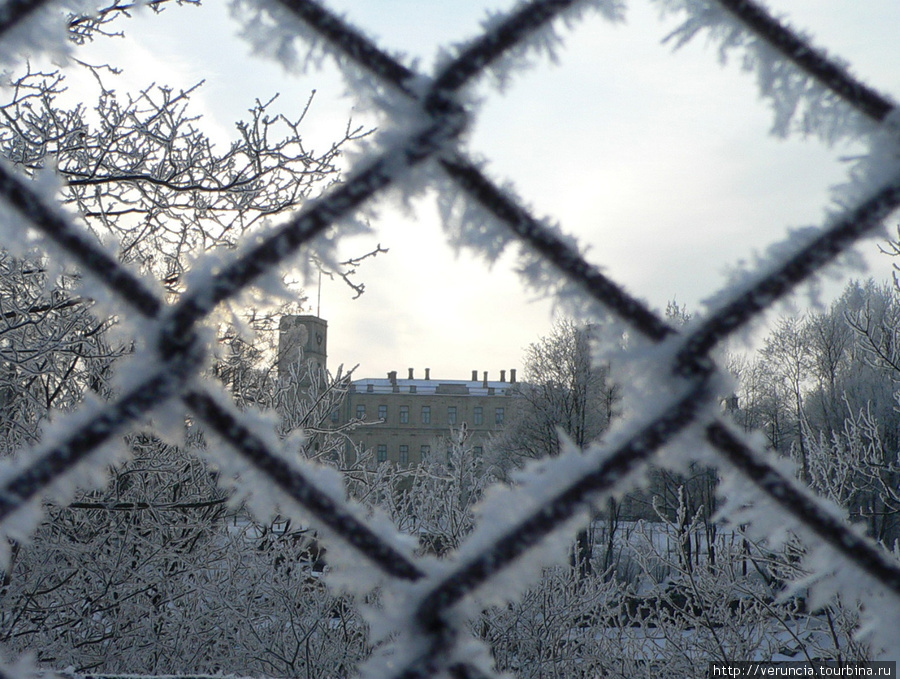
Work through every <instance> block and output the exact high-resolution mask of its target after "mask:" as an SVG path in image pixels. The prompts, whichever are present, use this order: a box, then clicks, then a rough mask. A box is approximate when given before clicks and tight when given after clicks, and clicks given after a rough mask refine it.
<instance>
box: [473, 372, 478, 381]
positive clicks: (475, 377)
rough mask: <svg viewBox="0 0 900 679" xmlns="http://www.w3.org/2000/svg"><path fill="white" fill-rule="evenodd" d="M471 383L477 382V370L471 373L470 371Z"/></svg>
mask: <svg viewBox="0 0 900 679" xmlns="http://www.w3.org/2000/svg"><path fill="white" fill-rule="evenodd" d="M472 381H473V382H477V381H478V371H477V370H473V371H472Z"/></svg>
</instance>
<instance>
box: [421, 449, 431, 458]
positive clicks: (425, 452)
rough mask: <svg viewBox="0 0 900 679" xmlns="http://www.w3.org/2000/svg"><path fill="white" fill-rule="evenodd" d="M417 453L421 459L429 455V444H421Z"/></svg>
mask: <svg viewBox="0 0 900 679" xmlns="http://www.w3.org/2000/svg"><path fill="white" fill-rule="evenodd" d="M419 455H420V456H421V457H422V459H423V460H424V459H425V458H426V457H428V456H429V455H431V446H424V445H423V446H422V447H421V448H420V449H419Z"/></svg>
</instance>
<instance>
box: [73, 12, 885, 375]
mask: <svg viewBox="0 0 900 679" xmlns="http://www.w3.org/2000/svg"><path fill="white" fill-rule="evenodd" d="M329 5H330V6H332V7H336V8H338V9H339V10H341V11H344V12H346V13H347V16H348V18H350V19H351V21H353V22H354V23H355V24H357V25H358V26H361V27H364V28H365V29H366V31H367V32H368V33H369V34H370V35H372V36H374V37H375V38H376V39H377V40H378V41H379V44H380V45H381V46H382V47H384V48H386V49H389V50H391V51H399V52H403V53H405V54H406V55H407V56H408V58H409V59H410V60H412V59H418V67H419V68H420V69H423V70H430V69H431V66H432V60H433V58H434V56H435V55H436V53H437V50H438V48H439V47H440V46H441V45H447V44H450V43H453V42H459V41H462V40H464V39H466V38H469V37H471V36H473V35H474V34H475V33H476V32H477V31H478V27H479V22H480V21H481V20H482V19H483V18H484V17H485V13H486V10H487V9H499V8H502V7H504V6H505V5H506V3H502V2H493V3H483V2H475V1H473V0H455V1H454V2H444V1H441V2H438V1H424V0H378V1H377V2H373V1H371V0H369V1H364V0H333V2H331V3H329ZM772 6H773V7H775V8H776V9H777V11H778V12H779V13H780V14H783V15H786V16H788V17H789V18H790V19H791V20H792V22H793V24H794V25H796V26H798V27H801V28H805V29H808V30H809V31H810V32H811V33H812V34H813V35H814V36H815V38H816V41H817V44H820V45H824V46H827V47H828V48H829V50H830V51H831V52H832V53H834V54H836V55H839V56H841V57H843V58H844V59H846V60H848V61H849V62H850V63H851V64H852V65H853V70H854V72H855V73H856V74H857V75H858V76H860V77H861V78H863V79H864V80H865V81H867V82H868V83H869V84H871V85H872V86H874V87H876V88H877V89H879V90H880V91H882V92H884V93H886V94H888V95H890V96H893V97H900V51H898V50H897V46H896V42H897V35H898V31H900V3H898V2H896V0H781V1H780V2H775V1H774V0H773V2H772ZM675 25H676V24H675V22H674V20H673V19H671V18H670V19H666V20H665V21H662V20H660V18H659V17H658V13H657V11H656V9H655V8H654V7H651V6H650V5H649V3H648V2H647V1H646V0H635V1H633V2H631V3H629V8H628V18H627V21H626V22H625V23H624V24H619V25H611V24H609V23H608V22H606V21H604V20H602V19H601V18H600V17H599V16H591V17H590V18H589V19H588V20H587V21H584V22H583V23H581V24H579V25H577V26H576V27H574V29H573V30H570V31H569V32H568V33H567V40H566V43H565V47H564V48H563V50H562V51H561V52H560V59H559V63H557V64H552V63H540V64H539V65H538V67H537V68H534V69H532V70H530V71H528V72H525V73H521V74H519V75H518V76H517V77H516V78H515V79H514V81H513V82H512V83H511V85H510V87H509V88H508V89H506V90H505V91H503V92H502V93H499V92H498V91H497V89H496V87H494V86H493V85H492V84H491V83H490V82H485V83H484V84H483V85H481V86H480V87H479V93H480V94H481V95H483V97H484V103H483V104H482V106H481V108H480V109H479V115H478V118H477V119H476V122H475V125H474V129H473V133H472V136H471V139H470V141H469V148H470V150H471V151H472V152H473V153H474V154H476V155H478V156H483V157H484V158H486V159H487V160H488V166H487V167H488V170H489V172H490V174H491V176H493V177H494V178H495V179H497V180H498V181H501V182H509V183H511V184H512V185H513V186H514V187H515V188H516V190H517V191H518V192H519V194H520V195H522V196H524V197H525V198H526V200H527V201H528V203H529V204H530V206H531V208H532V209H533V210H534V212H535V213H536V214H538V215H539V216H548V217H551V218H553V219H555V220H556V221H558V222H559V223H560V225H561V226H562V228H563V229H564V230H565V231H567V232H569V233H572V234H575V235H576V236H577V237H578V239H579V241H580V242H582V243H584V244H586V245H589V246H590V250H589V258H590V259H591V260H592V261H593V262H594V263H596V264H597V265H599V266H601V267H602V268H603V269H604V270H605V271H606V272H607V273H608V274H610V275H611V276H612V277H613V278H614V279H616V280H617V281H619V282H620V283H622V284H624V285H625V286H626V287H627V289H628V290H629V291H630V292H631V293H632V294H634V295H636V296H638V297H640V298H643V299H645V300H646V301H648V302H649V303H650V304H651V305H652V306H653V307H655V308H657V309H662V308H664V307H665V304H666V302H667V300H670V299H676V300H678V301H679V303H682V304H685V305H686V306H687V307H688V309H689V310H692V311H694V312H701V313H702V310H703V306H702V303H703V300H704V299H705V298H707V297H709V296H710V295H712V294H713V293H714V292H716V291H717V290H718V289H719V288H721V287H722V286H723V285H724V284H725V282H726V280H727V272H728V270H729V267H733V266H734V265H735V264H736V263H738V262H739V261H741V260H743V259H748V258H750V257H752V255H753V253H754V251H758V250H760V249H763V248H764V247H765V246H766V245H767V244H769V243H771V242H773V241H774V240H777V239H780V238H782V237H784V234H785V230H786V228H788V227H794V226H803V225H810V224H820V223H821V222H822V218H823V211H824V208H825V207H826V206H827V205H828V202H829V187H831V186H832V185H834V184H836V183H839V182H840V181H842V180H843V179H844V177H845V176H846V171H847V167H846V163H845V162H842V160H841V158H842V157H844V156H847V155H851V154H853V153H856V152H858V151H859V149H855V148H846V147H836V148H828V147H825V146H823V145H822V144H821V142H819V141H817V140H804V139H801V138H791V139H788V140H783V139H777V138H774V137H772V136H770V135H769V134H768V131H769V129H770V127H771V124H772V115H771V112H770V111H769V109H768V108H767V106H766V104H765V103H764V102H762V101H761V100H760V99H759V97H758V95H757V88H756V84H755V81H754V78H753V76H751V75H749V74H747V73H745V72H742V71H741V68H740V64H739V63H737V62H733V63H729V64H727V65H725V66H724V67H723V65H722V64H721V63H720V62H719V59H718V53H717V51H716V49H715V47H714V46H710V45H708V44H706V41H705V39H704V38H702V37H701V38H700V39H697V40H695V42H694V43H691V44H690V45H688V46H687V47H685V48H683V49H681V50H679V51H677V52H674V53H673V51H672V48H671V46H669V45H664V44H662V40H663V38H664V37H665V36H666V35H667V34H668V32H669V31H671V30H672V29H673V28H674V26H675ZM122 28H123V29H124V30H125V31H126V32H127V34H128V38H127V40H118V41H112V40H108V39H106V40H98V41H96V42H95V43H93V44H91V45H89V46H88V47H87V48H85V50H84V51H82V52H81V54H80V56H82V57H84V58H87V59H89V60H92V61H100V60H104V59H109V60H110V61H111V62H112V63H114V64H115V65H119V66H121V67H123V68H124V70H125V73H126V75H127V78H128V80H127V82H128V83H133V84H134V86H137V85H146V84H148V83H150V82H157V83H160V84H168V85H172V86H175V87H186V86H188V85H190V84H193V82H195V81H197V80H200V79H205V80H206V81H207V84H206V85H205V87H204V88H203V89H202V90H201V92H200V94H199V95H198V96H197V98H196V104H197V112H198V113H202V114H203V116H204V118H203V120H204V123H203V124H204V125H205V128H206V130H207V131H208V133H209V134H210V135H212V136H213V137H214V138H216V139H221V140H223V141H224V140H225V139H227V138H228V136H229V135H230V134H231V130H232V129H233V123H234V121H236V120H237V119H239V118H241V117H242V116H244V114H245V112H246V110H247V109H248V108H250V107H251V105H252V103H253V100H254V99H255V98H260V99H267V98H269V97H271V96H272V95H273V94H275V93H280V94H281V99H280V102H281V104H280V106H281V110H284V111H285V112H286V113H291V112H296V111H298V110H300V107H301V106H302V105H303V103H304V102H305V101H306V99H307V98H308V96H309V93H310V90H312V89H316V90H317V95H316V100H315V104H314V107H313V110H312V113H311V116H310V118H309V120H308V123H309V125H308V129H307V134H308V135H309V138H310V139H311V140H314V141H315V143H316V144H318V145H323V144H326V143H328V142H329V140H331V139H333V138H336V137H338V136H339V135H340V133H341V132H342V131H343V129H344V127H345V125H346V121H347V118H348V116H350V115H353V116H354V117H355V120H357V121H359V122H362V123H366V124H374V121H373V119H372V118H369V117H366V116H365V115H364V114H361V113H360V112H359V111H354V103H355V102H354V100H353V98H352V97H349V96H346V95H345V87H344V85H343V83H342V81H341V79H340V77H339V75H338V72H337V70H336V69H334V68H333V66H331V65H326V67H325V68H324V69H323V70H322V71H320V72H309V73H307V74H305V75H303V76H297V75H291V74H286V73H285V72H284V71H283V69H282V68H281V67H280V66H279V65H277V64H274V63H272V62H269V61H267V60H265V59H261V58H256V57H254V56H253V55H251V54H250V48H249V46H248V45H247V43H245V42H244V41H242V40H240V39H239V38H237V37H235V35H236V33H237V32H238V31H239V30H240V26H239V25H238V24H237V23H235V22H234V21H233V20H232V19H230V17H229V15H228V13H227V12H226V11H225V10H224V9H223V3H221V2H208V3H207V6H205V7H202V8H192V7H181V8H173V9H171V10H168V11H166V12H164V13H163V14H162V15H161V16H154V15H151V14H149V13H148V14H147V15H146V16H142V17H139V18H138V19H136V20H133V21H129V22H126V23H124V24H123V25H122ZM410 63H411V62H410ZM124 87H125V86H123V88H124ZM894 221H896V220H894ZM372 226H373V227H374V228H375V229H376V230H377V233H378V235H377V237H375V238H373V239H371V240H369V241H360V240H357V241H349V242H347V243H345V248H346V250H345V252H346V253H347V254H354V253H360V252H365V251H366V250H367V249H368V247H370V246H371V245H372V244H373V243H374V242H376V241H379V242H381V244H382V245H383V246H384V247H387V248H390V253H389V254H388V255H386V256H383V257H380V258H378V259H377V260H376V261H374V262H371V263H369V264H367V265H366V266H365V268H364V269H363V270H361V272H360V276H361V279H362V280H363V281H364V282H365V284H366V290H367V291H366V293H365V295H363V297H361V298H360V299H358V300H355V301H351V299H350V295H349V294H348V292H347V290H346V289H345V288H343V287H342V284H340V283H338V282H327V281H326V282H325V284H324V285H323V289H322V295H321V297H322V306H321V313H322V316H323V317H324V318H326V319H327V320H328V323H329V354H330V357H329V365H330V366H331V367H334V366H336V364H337V363H344V364H345V365H348V366H349V365H354V364H357V363H358V364H360V369H359V372H358V376H359V377H379V376H384V375H385V374H386V372H387V371H389V370H398V371H400V373H401V374H402V375H405V374H406V369H407V368H409V367H413V368H416V370H417V374H418V375H422V373H423V369H424V368H426V367H429V368H431V369H432V375H433V376H435V377H443V378H464V377H467V376H469V375H470V374H471V370H473V369H477V370H479V372H481V371H483V370H487V371H489V372H490V373H491V375H492V376H495V377H496V376H497V375H498V373H499V370H501V369H509V368H514V367H516V368H520V369H521V367H522V365H521V362H522V353H523V349H524V347H525V346H527V345H528V344H529V343H531V342H533V341H535V340H536V339H538V337H540V336H541V335H543V334H545V333H546V332H547V331H548V330H549V327H550V323H551V313H552V308H553V304H552V301H551V300H546V299H535V298H534V297H532V296H531V295H530V294H529V293H527V292H525V291H523V290H522V288H521V287H520V284H519V281H518V279H517V277H516V275H515V274H514V273H513V267H514V264H515V260H514V258H513V257H508V258H505V259H504V260H502V261H501V262H500V263H498V264H496V265H495V266H494V267H493V268H492V269H491V270H487V269H486V268H485V267H484V265H483V264H482V263H481V262H480V261H479V260H478V259H477V258H476V257H473V256H472V255H471V254H469V253H466V252H461V253H457V252H455V251H454V250H452V249H451V248H449V247H448V246H447V245H446V239H445V237H444V235H443V233H442V231H441V227H440V224H439V220H438V219H437V216H436V209H435V201H434V198H433V196H432V197H428V198H425V199H423V200H422V201H420V202H419V203H418V204H417V205H416V206H415V211H414V214H413V215H405V214H402V213H400V212H399V211H395V210H390V209H386V210H383V211H382V214H381V216H380V218H379V220H378V221H377V222H376V223H373V225H372ZM876 252H877V248H876V246H875V244H874V243H870V244H867V245H866V246H865V253H866V254H867V255H868V256H869V258H870V260H871V262H872V265H873V272H872V273H873V274H874V275H877V276H879V277H883V276H885V275H887V271H888V269H889V266H890V262H889V261H888V260H887V258H886V257H885V256H884V255H877V254H876ZM855 275H857V276H858V275H859V274H855ZM829 289H830V290H831V291H836V290H839V289H840V286H839V285H837V284H835V285H833V286H831V287H830V288H829ZM308 293H309V295H310V297H311V299H312V300H313V302H314V301H315V299H316V290H315V288H314V287H309V288H308Z"/></svg>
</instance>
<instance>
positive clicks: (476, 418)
mask: <svg viewBox="0 0 900 679" xmlns="http://www.w3.org/2000/svg"><path fill="white" fill-rule="evenodd" d="M472 420H473V422H472V424H475V425H479V424H484V408H482V407H481V406H475V410H474V411H473V413H472Z"/></svg>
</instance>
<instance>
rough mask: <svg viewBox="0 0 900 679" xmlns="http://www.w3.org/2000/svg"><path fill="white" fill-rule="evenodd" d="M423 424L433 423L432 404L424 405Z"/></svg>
mask: <svg viewBox="0 0 900 679" xmlns="http://www.w3.org/2000/svg"><path fill="white" fill-rule="evenodd" d="M422 424H431V406H422Z"/></svg>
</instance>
